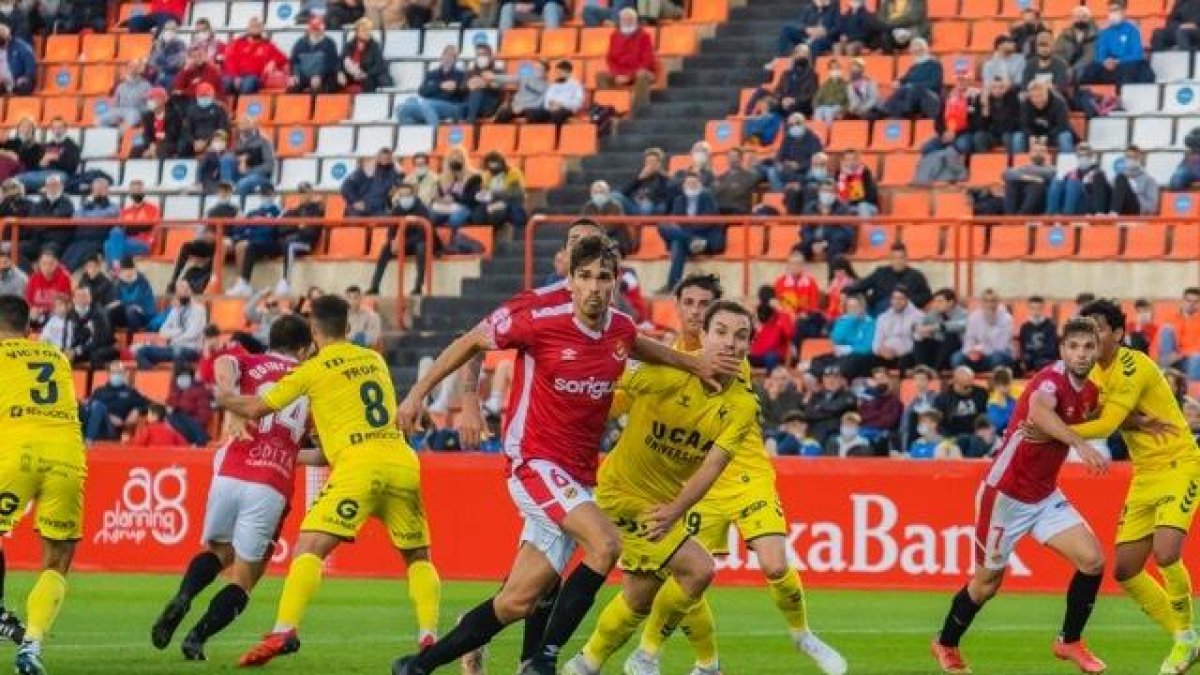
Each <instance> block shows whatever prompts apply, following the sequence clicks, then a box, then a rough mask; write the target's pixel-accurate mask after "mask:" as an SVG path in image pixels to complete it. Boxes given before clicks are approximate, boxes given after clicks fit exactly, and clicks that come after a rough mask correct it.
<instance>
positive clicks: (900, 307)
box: [871, 284, 925, 370]
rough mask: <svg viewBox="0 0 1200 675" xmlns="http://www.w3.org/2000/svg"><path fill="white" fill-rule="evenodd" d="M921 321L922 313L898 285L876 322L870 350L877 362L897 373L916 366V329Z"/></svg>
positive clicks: (907, 292)
mask: <svg viewBox="0 0 1200 675" xmlns="http://www.w3.org/2000/svg"><path fill="white" fill-rule="evenodd" d="M923 318H925V313H924V312H922V311H921V310H920V309H918V308H917V307H915V306H914V305H913V303H912V300H911V299H910V298H909V291H908V288H907V287H905V286H904V285H902V284H900V285H897V286H895V287H894V288H892V300H891V304H890V306H889V307H888V309H887V311H885V312H883V313H882V314H880V315H879V317H878V319H877V321H876V322H875V341H874V343H873V344H872V345H871V351H872V352H873V353H874V354H875V361H876V363H879V364H881V365H884V366H886V367H888V368H899V369H900V370H907V369H908V368H911V367H912V366H913V365H914V364H915V360H914V356H913V349H914V348H915V347H916V341H915V336H916V333H917V326H918V325H920V323H921V320H922V319H923Z"/></svg>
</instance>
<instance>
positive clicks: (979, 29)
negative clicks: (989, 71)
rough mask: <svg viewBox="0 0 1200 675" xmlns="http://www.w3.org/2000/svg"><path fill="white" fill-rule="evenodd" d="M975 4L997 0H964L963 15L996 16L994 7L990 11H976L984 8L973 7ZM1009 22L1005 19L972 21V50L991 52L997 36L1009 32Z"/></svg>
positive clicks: (984, 3)
mask: <svg viewBox="0 0 1200 675" xmlns="http://www.w3.org/2000/svg"><path fill="white" fill-rule="evenodd" d="M973 4H979V5H992V4H995V0H963V16H970V17H976V16H994V15H995V10H994V9H993V10H992V11H991V12H988V13H976V12H977V11H982V8H980V9H978V10H977V9H976V8H974V7H971V5H973ZM1008 27H1009V22H1008V21H1003V20H987V19H983V20H974V21H972V22H971V44H970V50H971V51H973V52H990V51H992V50H993V49H994V48H995V42H996V38H997V37H998V36H1000V35H1005V34H1007V33H1008Z"/></svg>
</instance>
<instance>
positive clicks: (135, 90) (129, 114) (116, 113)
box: [96, 59, 154, 129]
mask: <svg viewBox="0 0 1200 675" xmlns="http://www.w3.org/2000/svg"><path fill="white" fill-rule="evenodd" d="M145 69H146V64H145V62H144V61H142V60H140V59H134V60H133V61H130V62H129V63H126V64H125V69H124V72H123V77H122V78H121V81H120V82H118V83H117V86H116V87H114V88H113V93H112V101H111V102H110V103H109V108H108V112H106V113H103V114H101V115H100V116H99V118H98V119H97V120H96V121H97V122H99V123H100V124H101V125H104V126H107V127H121V128H122V129H125V128H126V127H131V126H134V125H136V124H137V123H139V122H141V121H142V115H144V114H145V113H146V97H147V96H148V95H149V93H150V90H151V89H153V88H154V85H153V84H151V83H150V81H149V80H147V79H146V77H145V76H144V74H143V71H144V70H145Z"/></svg>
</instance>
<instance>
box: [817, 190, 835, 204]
mask: <svg viewBox="0 0 1200 675" xmlns="http://www.w3.org/2000/svg"><path fill="white" fill-rule="evenodd" d="M817 199H818V200H820V202H821V206H833V203H834V202H836V201H837V195H835V194H833V193H832V192H822V193H820V194H818V195H817Z"/></svg>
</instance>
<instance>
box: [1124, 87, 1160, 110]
mask: <svg viewBox="0 0 1200 675" xmlns="http://www.w3.org/2000/svg"><path fill="white" fill-rule="evenodd" d="M1159 89H1160V87H1159V86H1158V85H1157V84H1127V85H1125V86H1123V87H1121V107H1123V108H1124V109H1125V112H1127V113H1129V114H1130V115H1142V114H1146V113H1156V112H1158V111H1159V110H1160V109H1161V108H1160V106H1159V101H1158V93H1159Z"/></svg>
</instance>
